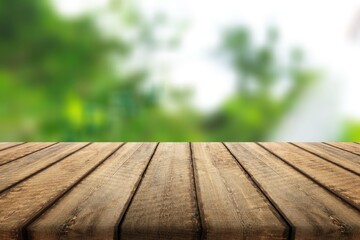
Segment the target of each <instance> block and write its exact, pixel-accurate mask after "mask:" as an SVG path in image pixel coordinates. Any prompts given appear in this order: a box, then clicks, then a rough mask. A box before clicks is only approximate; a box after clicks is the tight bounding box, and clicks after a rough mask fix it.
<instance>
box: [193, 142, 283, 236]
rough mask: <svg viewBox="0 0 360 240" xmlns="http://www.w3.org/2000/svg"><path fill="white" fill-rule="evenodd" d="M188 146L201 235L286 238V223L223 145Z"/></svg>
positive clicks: (197, 144)
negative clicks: (192, 159) (194, 178)
mask: <svg viewBox="0 0 360 240" xmlns="http://www.w3.org/2000/svg"><path fill="white" fill-rule="evenodd" d="M192 146H193V154H194V166H195V175H196V179H197V184H198V193H199V207H200V211H201V213H202V215H201V217H202V220H203V229H204V232H203V234H204V237H205V238H211V239H234V238H244V239H245V238H250V239H257V238H265V239H283V238H286V234H287V232H288V229H287V226H286V224H285V223H283V222H282V219H281V218H280V216H278V214H277V212H276V211H275V209H273V208H272V206H271V204H270V203H269V202H268V201H267V200H266V198H265V197H264V196H263V194H262V193H261V192H260V191H259V190H258V189H257V188H256V186H255V185H254V184H253V183H252V182H251V180H250V179H249V178H248V177H247V176H246V174H245V172H244V171H242V170H241V169H240V167H239V166H238V164H237V163H236V161H235V159H234V158H233V157H232V156H231V155H230V153H229V152H228V151H227V149H226V148H225V147H224V146H223V144H221V143H193V144H192Z"/></svg>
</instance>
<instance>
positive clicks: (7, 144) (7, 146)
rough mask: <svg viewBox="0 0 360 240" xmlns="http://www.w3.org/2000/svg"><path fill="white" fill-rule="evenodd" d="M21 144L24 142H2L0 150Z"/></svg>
mask: <svg viewBox="0 0 360 240" xmlns="http://www.w3.org/2000/svg"><path fill="white" fill-rule="evenodd" d="M20 144H23V142H1V143H0V151H2V150H5V149H7V148H11V147H15V146H18V145H20Z"/></svg>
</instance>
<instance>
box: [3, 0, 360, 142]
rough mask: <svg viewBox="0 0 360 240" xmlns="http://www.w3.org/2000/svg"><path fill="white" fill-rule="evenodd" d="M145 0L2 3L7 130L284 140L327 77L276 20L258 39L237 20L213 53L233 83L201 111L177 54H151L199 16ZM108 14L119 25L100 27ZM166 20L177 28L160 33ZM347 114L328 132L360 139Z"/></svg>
mask: <svg viewBox="0 0 360 240" xmlns="http://www.w3.org/2000/svg"><path fill="white" fill-rule="evenodd" d="M139 4H140V3H139V2H136V1H109V2H108V3H107V4H106V5H104V7H102V8H101V11H86V12H83V13H82V14H78V15H76V16H73V17H66V16H63V15H61V14H60V13H59V11H58V10H57V9H56V4H54V3H53V2H52V1H50V0H34V1H28V0H16V1H13V0H5V1H1V3H0V36H1V37H0V140H1V141H270V140H275V141H276V140H279V139H280V140H284V139H281V138H276V133H277V132H279V131H280V132H281V131H282V129H281V128H282V127H281V126H282V122H283V121H285V119H286V118H287V116H289V114H291V112H292V111H293V110H294V109H296V106H297V105H299V104H300V102H301V101H303V99H304V98H306V92H307V91H309V89H311V88H314V86H316V84H317V82H321V81H326V77H325V76H326V71H324V70H323V69H320V68H318V67H316V66H311V64H310V63H307V61H306V51H305V50H302V49H301V48H290V49H288V50H286V52H282V53H280V52H279V50H278V45H279V44H280V39H281V31H280V30H279V29H277V28H276V26H267V27H264V28H263V29H262V31H263V32H264V35H265V37H264V39H263V41H261V42H260V43H259V42H256V40H255V39H254V38H253V35H252V32H253V31H252V29H251V27H249V26H247V25H246V24H239V23H234V24H228V26H227V27H226V28H224V29H223V31H222V32H219V33H218V34H219V39H220V40H219V44H217V45H216V46H215V47H214V48H213V49H209V52H211V53H213V54H212V55H211V54H210V55H211V56H210V58H216V59H217V60H218V61H219V62H221V64H223V65H224V66H227V67H228V69H230V71H231V72H232V73H233V75H234V80H235V81H234V83H233V86H232V87H231V88H232V89H233V90H232V92H231V94H230V93H229V94H227V95H226V97H223V98H222V100H221V101H220V102H219V103H218V104H217V106H216V107H213V108H212V109H211V110H205V109H201V108H199V107H197V106H196V104H194V100H193V96H194V95H195V94H196V91H197V89H195V88H194V87H191V86H190V87H181V86H178V85H176V84H173V83H172V81H171V79H170V80H169V78H171V74H168V72H169V71H171V66H169V65H171V64H170V63H169V64H163V65H161V64H160V65H156V61H155V60H153V56H154V55H156V54H157V53H159V52H161V51H167V52H172V51H178V49H181V44H182V39H183V37H184V35H186V31H187V29H189V28H191V19H190V20H188V19H182V20H181V21H173V20H172V18H171V14H168V13H167V12H166V11H165V12H164V11H159V12H157V13H156V14H154V15H153V16H152V17H151V18H149V17H148V16H146V14H144V13H143V12H142V11H141V8H140V6H139ZM108 18H110V19H112V21H113V23H114V25H113V27H112V28H109V27H104V25H102V24H104V22H105V23H106V21H105V20H106V19H108ZM161 29H172V30H175V31H172V32H171V33H170V34H167V37H163V36H162V35H161V34H160V37H159V36H158V34H157V33H158V32H159V31H161ZM204 41H206V39H204ZM279 55H281V57H279ZM165 62H166V61H165ZM154 78H156V79H157V80H154ZM194 81H196V79H195V80H194ZM218 84H220V85H221V84H230V83H227V82H225V81H222V79H219V81H218ZM278 86H285V87H283V88H281V91H280V92H279V91H278V90H277V89H278ZM203 88H205V89H206V88H207V86H206V85H204V86H203ZM209 98H211V95H210V96H209ZM319 111H321V109H319ZM314 118H316V116H314ZM347 119H348V118H347V116H344V117H343V118H342V119H341V121H340V122H339V124H341V126H340V127H339V129H340V130H339V131H338V132H337V134H336V138H328V137H326V136H325V135H324V137H323V138H322V139H319V140H323V141H328V140H337V141H360V124H359V121H357V120H356V119H355V120H354V119H351V120H347ZM349 119H350V118H349ZM297 124H299V125H301V124H302V123H301V121H300V122H298V123H297ZM293 127H294V128H296V127H297V126H296V125H294V126H293ZM309 134H310V133H309ZM294 138H295V139H296V136H295V137H294ZM285 140H293V139H292V138H290V139H285ZM296 140H302V139H296ZM303 140H305V141H306V140H307V139H306V138H305V139H303Z"/></svg>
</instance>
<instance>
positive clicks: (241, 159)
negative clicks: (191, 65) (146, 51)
mask: <svg viewBox="0 0 360 240" xmlns="http://www.w3.org/2000/svg"><path fill="white" fill-rule="evenodd" d="M359 152H360V144H358V143H159V144H158V143H136V142H134V143H5V142H4V143H0V239H1V240H3V239H4V240H7V239H24V240H26V239H294V238H295V239H359V236H360V190H359V189H360V177H359V162H360V160H359V158H360V156H359V155H358V153H359Z"/></svg>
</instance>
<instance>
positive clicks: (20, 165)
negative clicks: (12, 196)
mask: <svg viewBox="0 0 360 240" xmlns="http://www.w3.org/2000/svg"><path fill="white" fill-rule="evenodd" d="M86 145H87V143H58V144H55V145H53V146H50V147H48V148H45V149H43V150H41V151H38V152H35V153H33V154H30V155H28V156H26V157H23V158H21V159H18V160H15V161H12V162H9V163H8V164H4V165H2V166H0V193H1V192H3V191H4V190H6V189H7V188H9V187H11V186H13V185H14V184H16V183H18V182H20V181H21V180H24V179H26V178H27V177H30V176H31V175H32V174H34V173H36V172H38V171H41V170H43V169H44V168H46V167H48V166H50V165H51V164H54V163H56V162H58V161H59V160H61V159H63V158H65V157H67V156H69V155H70V154H72V153H74V152H75V151H77V150H79V149H81V148H82V147H84V146H86Z"/></svg>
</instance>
